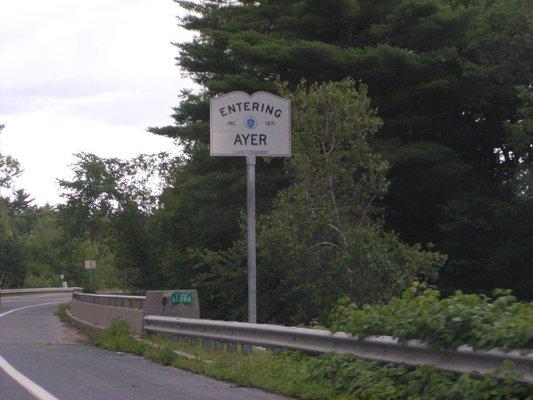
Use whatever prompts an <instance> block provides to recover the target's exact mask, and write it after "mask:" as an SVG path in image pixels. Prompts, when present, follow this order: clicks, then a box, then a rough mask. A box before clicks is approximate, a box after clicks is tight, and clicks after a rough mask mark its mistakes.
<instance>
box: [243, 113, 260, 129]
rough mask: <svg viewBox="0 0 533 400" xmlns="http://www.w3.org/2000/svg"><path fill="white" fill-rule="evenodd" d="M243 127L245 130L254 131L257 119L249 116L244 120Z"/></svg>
mask: <svg viewBox="0 0 533 400" xmlns="http://www.w3.org/2000/svg"><path fill="white" fill-rule="evenodd" d="M244 126H245V127H246V129H255V128H256V127H257V119H256V118H255V117H253V116H251V115H250V116H249V117H246V118H245V119H244Z"/></svg>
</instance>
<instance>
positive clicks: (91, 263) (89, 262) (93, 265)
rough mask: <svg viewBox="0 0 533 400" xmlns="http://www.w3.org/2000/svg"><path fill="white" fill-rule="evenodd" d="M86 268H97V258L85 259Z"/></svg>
mask: <svg viewBox="0 0 533 400" xmlns="http://www.w3.org/2000/svg"><path fill="white" fill-rule="evenodd" d="M85 269H96V260H85Z"/></svg>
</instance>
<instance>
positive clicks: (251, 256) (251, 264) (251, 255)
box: [246, 156, 257, 324]
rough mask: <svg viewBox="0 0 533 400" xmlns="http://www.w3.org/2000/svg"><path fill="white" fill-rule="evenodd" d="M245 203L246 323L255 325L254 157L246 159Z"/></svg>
mask: <svg viewBox="0 0 533 400" xmlns="http://www.w3.org/2000/svg"><path fill="white" fill-rule="evenodd" d="M246 191H247V193H246V194H247V195H246V202H247V226H248V233H247V241H248V322H250V323H252V324H255V323H257V284H256V264H255V156H247V157H246Z"/></svg>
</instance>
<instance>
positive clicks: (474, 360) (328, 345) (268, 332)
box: [144, 315, 533, 383]
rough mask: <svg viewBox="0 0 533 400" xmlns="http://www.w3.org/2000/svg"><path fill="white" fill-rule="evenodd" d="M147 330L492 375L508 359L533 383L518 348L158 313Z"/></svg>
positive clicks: (529, 358)
mask: <svg viewBox="0 0 533 400" xmlns="http://www.w3.org/2000/svg"><path fill="white" fill-rule="evenodd" d="M144 329H145V330H146V331H147V332H149V333H159V334H165V335H170V336H179V337H189V338H200V339H204V341H208V343H207V345H210V343H209V341H216V342H218V348H221V347H223V343H228V345H229V344H231V346H228V347H232V348H234V347H235V344H245V345H256V346H264V347H271V348H287V349H295V350H301V351H306V352H310V353H340V354H351V355H354V356H358V357H362V358H366V359H370V360H375V361H382V362H387V363H405V364H408V365H421V364H432V365H434V366H436V367H437V368H439V369H443V370H447V371H454V372H460V373H465V372H479V373H491V372H494V371H495V370H496V369H497V368H499V367H501V364H502V362H503V361H511V362H512V363H513V364H514V369H513V370H514V371H516V372H518V373H519V374H520V375H521V376H522V378H521V380H523V381H525V382H530V383H531V382H533V354H532V353H529V354H525V355H523V354H521V353H520V352H519V351H516V350H512V351H509V352H503V351H499V350H491V351H475V350H473V349H472V348H470V347H468V346H461V347H460V348H458V349H457V350H456V351H446V350H435V349H431V348H429V347H428V346H426V345H424V344H423V343H421V342H419V341H416V340H411V341H408V342H406V343H399V342H398V341H397V340H396V339H394V338H391V337H388V336H379V337H368V338H366V339H363V340H359V339H356V338H354V337H352V336H351V335H349V334H346V333H341V332H337V333H331V332H329V331H323V330H316V329H307V328H295V327H285V326H278V325H265V324H249V323H244V322H226V321H212V320H201V319H187V318H175V317H164V316H155V315H147V316H145V318H144ZM221 344H222V346H221Z"/></svg>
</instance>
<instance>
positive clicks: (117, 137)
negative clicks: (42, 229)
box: [0, 0, 193, 204]
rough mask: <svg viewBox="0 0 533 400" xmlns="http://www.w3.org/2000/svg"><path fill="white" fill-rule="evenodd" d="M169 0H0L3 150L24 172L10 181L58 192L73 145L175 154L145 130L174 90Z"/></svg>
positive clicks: (43, 198)
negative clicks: (14, 180) (13, 158)
mask: <svg viewBox="0 0 533 400" xmlns="http://www.w3.org/2000/svg"><path fill="white" fill-rule="evenodd" d="M182 13H183V11H182V10H180V8H179V7H178V5H177V4H176V3H174V2H173V1H172V0H90V1H87V0H0V124H5V129H4V131H3V133H2V134H1V135H0V151H1V152H2V153H4V154H9V155H12V156H14V157H16V158H17V159H18V160H19V162H20V163H21V164H22V167H23V168H24V171H25V172H24V174H23V175H22V177H21V178H19V179H18V180H17V184H16V186H17V187H18V188H24V189H25V190H26V191H28V192H29V193H30V194H31V195H32V196H33V197H34V198H35V199H36V202H37V203H38V204H44V203H46V202H50V203H57V202H58V201H59V196H58V187H57V183H56V179H57V178H68V177H69V175H70V168H69V165H70V164H71V163H72V162H73V161H74V157H73V154H74V153H77V152H81V151H84V152H92V153H95V154H97V155H99V156H102V157H121V158H129V157H132V156H135V155H137V154H141V153H156V152H160V151H167V152H172V153H176V154H177V147H176V145H175V144H174V143H173V141H172V140H170V139H167V138H162V137H158V136H155V135H152V134H150V133H147V132H146V128H147V127H149V126H161V125H168V124H171V123H172V122H173V121H172V119H171V118H170V115H171V114H172V107H174V106H176V105H177V104H178V103H179V98H178V95H179V91H180V90H181V89H183V88H191V87H193V84H192V83H191V82H190V81H189V80H188V79H185V78H183V77H181V73H180V71H179V69H178V67H176V66H175V60H174V57H175V56H176V55H177V48H176V47H174V46H172V45H171V42H182V41H185V40H188V39H190V37H191V34H190V33H189V32H186V31H184V30H182V29H180V28H178V27H177V23H178V21H177V19H176V16H177V15H180V14H182Z"/></svg>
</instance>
